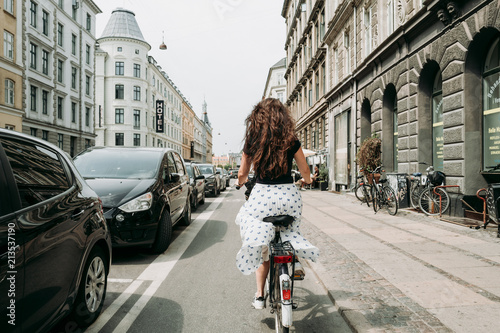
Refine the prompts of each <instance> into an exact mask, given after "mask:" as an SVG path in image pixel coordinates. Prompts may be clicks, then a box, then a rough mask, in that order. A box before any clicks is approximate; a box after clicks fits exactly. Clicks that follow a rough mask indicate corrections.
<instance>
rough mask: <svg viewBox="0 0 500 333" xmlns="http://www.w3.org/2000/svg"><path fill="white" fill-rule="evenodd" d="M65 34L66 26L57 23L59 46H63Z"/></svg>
mask: <svg viewBox="0 0 500 333" xmlns="http://www.w3.org/2000/svg"><path fill="white" fill-rule="evenodd" d="M63 34H64V26H63V25H62V24H61V23H57V45H59V46H63Z"/></svg>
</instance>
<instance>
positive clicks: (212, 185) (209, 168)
mask: <svg viewBox="0 0 500 333" xmlns="http://www.w3.org/2000/svg"><path fill="white" fill-rule="evenodd" d="M198 168H199V169H200V171H201V173H202V174H203V175H204V176H205V181H206V184H205V192H210V193H211V194H212V195H213V196H214V197H215V196H217V195H219V193H220V187H221V181H220V174H218V173H217V170H216V169H215V165H213V164H198Z"/></svg>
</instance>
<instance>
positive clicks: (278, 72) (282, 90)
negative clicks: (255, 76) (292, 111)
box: [262, 58, 286, 103]
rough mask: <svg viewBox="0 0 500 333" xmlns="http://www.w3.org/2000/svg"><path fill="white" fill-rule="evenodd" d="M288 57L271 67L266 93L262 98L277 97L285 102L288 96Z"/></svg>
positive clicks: (265, 88)
mask: <svg viewBox="0 0 500 333" xmlns="http://www.w3.org/2000/svg"><path fill="white" fill-rule="evenodd" d="M285 72H286V58H283V59H281V60H280V61H278V62H277V63H276V64H274V65H273V66H272V67H271V68H269V73H268V74H267V79H266V85H265V87H264V94H263V95H262V98H269V97H272V98H276V99H279V100H280V101H281V102H282V103H284V102H285V98H286V81H285Z"/></svg>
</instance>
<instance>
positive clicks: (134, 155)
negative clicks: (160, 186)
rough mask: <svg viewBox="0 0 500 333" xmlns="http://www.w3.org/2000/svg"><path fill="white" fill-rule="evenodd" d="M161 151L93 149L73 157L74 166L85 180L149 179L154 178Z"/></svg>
mask: <svg viewBox="0 0 500 333" xmlns="http://www.w3.org/2000/svg"><path fill="white" fill-rule="evenodd" d="M161 157H162V152H161V151H154V150H151V151H146V150H133V149H132V150H120V149H94V150H89V151H87V152H84V153H82V154H80V155H78V156H77V157H75V159H74V162H75V165H76V167H77V169H78V171H79V172H80V174H81V175H82V176H83V177H84V178H86V179H92V178H113V179H151V178H156V175H157V172H158V170H159V167H160V163H161Z"/></svg>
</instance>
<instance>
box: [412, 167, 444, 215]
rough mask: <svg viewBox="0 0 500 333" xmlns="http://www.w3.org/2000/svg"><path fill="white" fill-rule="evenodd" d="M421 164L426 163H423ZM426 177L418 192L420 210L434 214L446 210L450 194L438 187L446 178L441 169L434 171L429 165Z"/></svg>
mask: <svg viewBox="0 0 500 333" xmlns="http://www.w3.org/2000/svg"><path fill="white" fill-rule="evenodd" d="M422 164H426V163H423V162H422ZM426 172H427V179H426V181H425V187H424V189H423V190H422V191H421V192H420V195H419V198H418V203H419V207H420V210H421V211H422V212H424V213H425V214H426V215H429V216H435V215H439V214H442V213H444V212H446V211H447V210H448V207H449V206H450V196H449V194H448V192H446V191H445V190H444V189H443V188H441V187H439V186H440V185H442V184H443V183H444V181H445V179H446V175H445V174H444V173H443V172H441V171H434V167H433V166H432V165H429V167H427V169H426Z"/></svg>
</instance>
